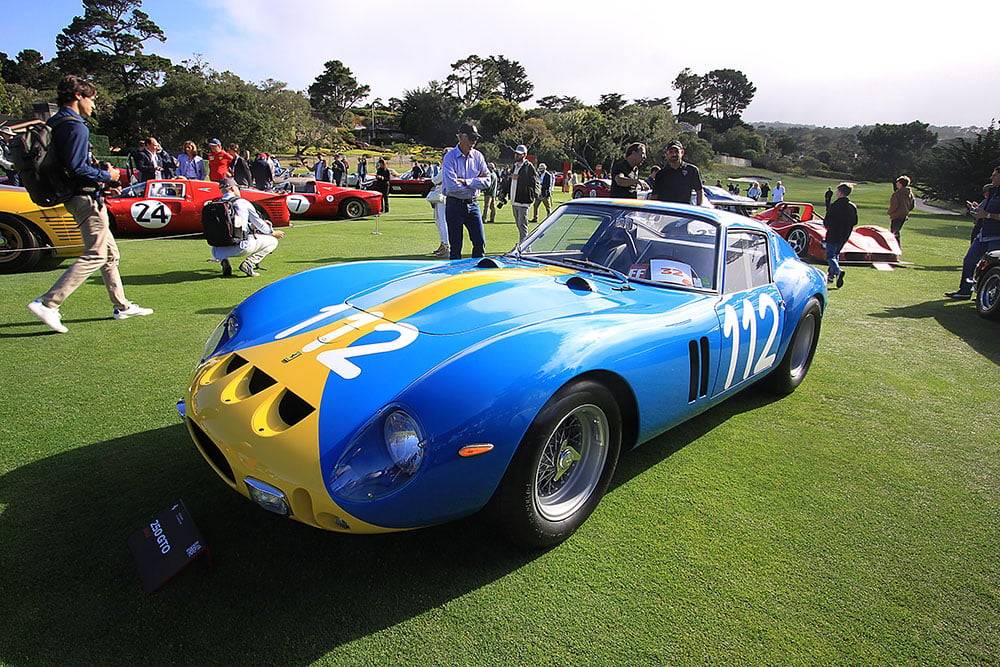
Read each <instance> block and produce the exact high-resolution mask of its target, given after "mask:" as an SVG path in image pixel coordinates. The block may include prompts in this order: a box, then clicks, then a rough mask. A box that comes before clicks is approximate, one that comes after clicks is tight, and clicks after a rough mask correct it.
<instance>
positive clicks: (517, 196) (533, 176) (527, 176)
mask: <svg viewBox="0 0 1000 667" xmlns="http://www.w3.org/2000/svg"><path fill="white" fill-rule="evenodd" d="M527 153H528V148H527V147H526V146H525V145H524V144H518V146H517V147H516V148H515V149H514V166H513V167H511V168H510V172H508V174H507V175H506V176H505V177H504V180H503V184H502V185H501V186H500V202H501V205H502V204H503V202H504V201H505V200H506V199H508V198H509V199H510V208H511V211H513V213H514V224H516V225H517V235H518V243H520V242H521V241H523V240H524V239H525V238H526V237H527V236H528V209H529V208H531V203H532V202H533V201H535V199H537V198H538V190H539V186H538V172H537V171H536V170H535V165H533V164H531V162H530V161H528V160H526V159H525V156H526V155H527Z"/></svg>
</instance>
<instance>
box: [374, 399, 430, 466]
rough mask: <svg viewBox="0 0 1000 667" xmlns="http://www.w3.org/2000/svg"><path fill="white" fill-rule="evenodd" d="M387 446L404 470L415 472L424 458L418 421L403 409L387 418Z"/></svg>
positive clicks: (391, 455)
mask: <svg viewBox="0 0 1000 667" xmlns="http://www.w3.org/2000/svg"><path fill="white" fill-rule="evenodd" d="M383 430H384V432H385V446H386V449H388V450H389V456H390V457H391V458H392V462H393V463H395V464H396V465H397V466H398V467H399V469H400V470H402V471H403V472H406V473H409V474H411V475H412V474H413V473H415V472H416V471H417V468H419V467H420V464H421V462H422V461H423V460H424V443H423V440H424V439H423V437H422V435H421V434H420V428H419V427H418V426H417V422H416V421H415V420H414V419H413V417H411V416H410V415H408V414H406V413H405V412H403V411H402V410H396V411H394V412H392V413H391V414H390V415H389V416H388V417H386V418H385V426H384V428H383Z"/></svg>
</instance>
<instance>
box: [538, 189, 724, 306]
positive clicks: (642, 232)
mask: <svg viewBox="0 0 1000 667" xmlns="http://www.w3.org/2000/svg"><path fill="white" fill-rule="evenodd" d="M717 239H718V227H717V225H716V224H715V223H713V222H709V221H707V220H702V219H699V218H695V217H691V216H689V215H684V214H680V213H667V212H662V211H654V210H643V209H631V208H626V207H620V208H619V207H611V206H597V205H593V204H575V203H574V204H567V205H564V206H561V207H559V208H558V209H557V210H556V211H555V213H553V215H552V216H551V217H549V218H548V219H547V220H546V221H545V222H544V223H543V224H542V225H540V226H539V227H538V229H536V230H535V232H534V233H533V234H532V235H531V236H529V237H528V238H527V239H525V240H524V242H523V243H521V245H520V248H519V250H520V253H521V256H522V257H525V258H531V259H537V260H540V261H546V262H554V263H562V264H568V265H570V266H576V267H578V266H580V262H587V263H588V264H590V265H593V266H594V267H596V268H600V267H604V268H606V269H608V270H609V272H611V273H615V272H618V273H622V274H626V275H627V276H628V277H629V279H632V280H638V281H644V282H645V281H648V282H652V283H656V284H661V285H679V286H686V287H694V288H700V289H715V288H716V266H717V262H716V257H717V256H718V253H717V251H716V244H717Z"/></svg>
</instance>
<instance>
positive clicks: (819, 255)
mask: <svg viewBox="0 0 1000 667" xmlns="http://www.w3.org/2000/svg"><path fill="white" fill-rule="evenodd" d="M753 217H754V218H756V219H757V220H763V221H764V222H766V223H767V224H768V225H770V227H771V228H772V229H773V230H774V231H776V232H778V234H780V235H781V237H782V238H784V239H785V240H786V241H788V245H790V246H792V250H794V251H795V254H796V255H798V256H799V257H800V258H802V259H806V258H807V257H812V258H813V259H816V260H819V261H821V262H825V261H826V249H825V243H826V227H824V226H823V218H822V217H821V216H820V215H819V214H818V213H816V209H815V208H814V207H813V205H812V204H807V203H805V202H789V201H783V202H779V203H778V204H776V205H775V206H773V207H772V208H769V209H767V210H765V211H761V212H760V213H758V214H756V215H754V216H753ZM902 257H903V250H902V249H901V248H900V247H899V241H897V240H896V237H895V236H893V235H892V232H891V231H889V230H888V229H886V228H885V227H879V226H877V225H860V226H858V227H855V228H854V231H853V232H851V238H850V239H848V241H847V243H846V244H845V245H844V248H843V250H841V252H840V261H841V262H847V263H869V262H886V263H890V264H891V263H894V262H899V261H901V260H902Z"/></svg>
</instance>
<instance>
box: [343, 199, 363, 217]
mask: <svg viewBox="0 0 1000 667" xmlns="http://www.w3.org/2000/svg"><path fill="white" fill-rule="evenodd" d="M367 210H368V207H367V206H365V203H364V202H363V201H361V200H360V199H358V198H357V197H351V198H350V199H345V200H344V201H343V202H342V203H341V204H340V215H341V216H343V217H345V218H348V219H352V220H353V219H354V218H360V217H361V216H363V215H364V214H365V213H366V212H367Z"/></svg>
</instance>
